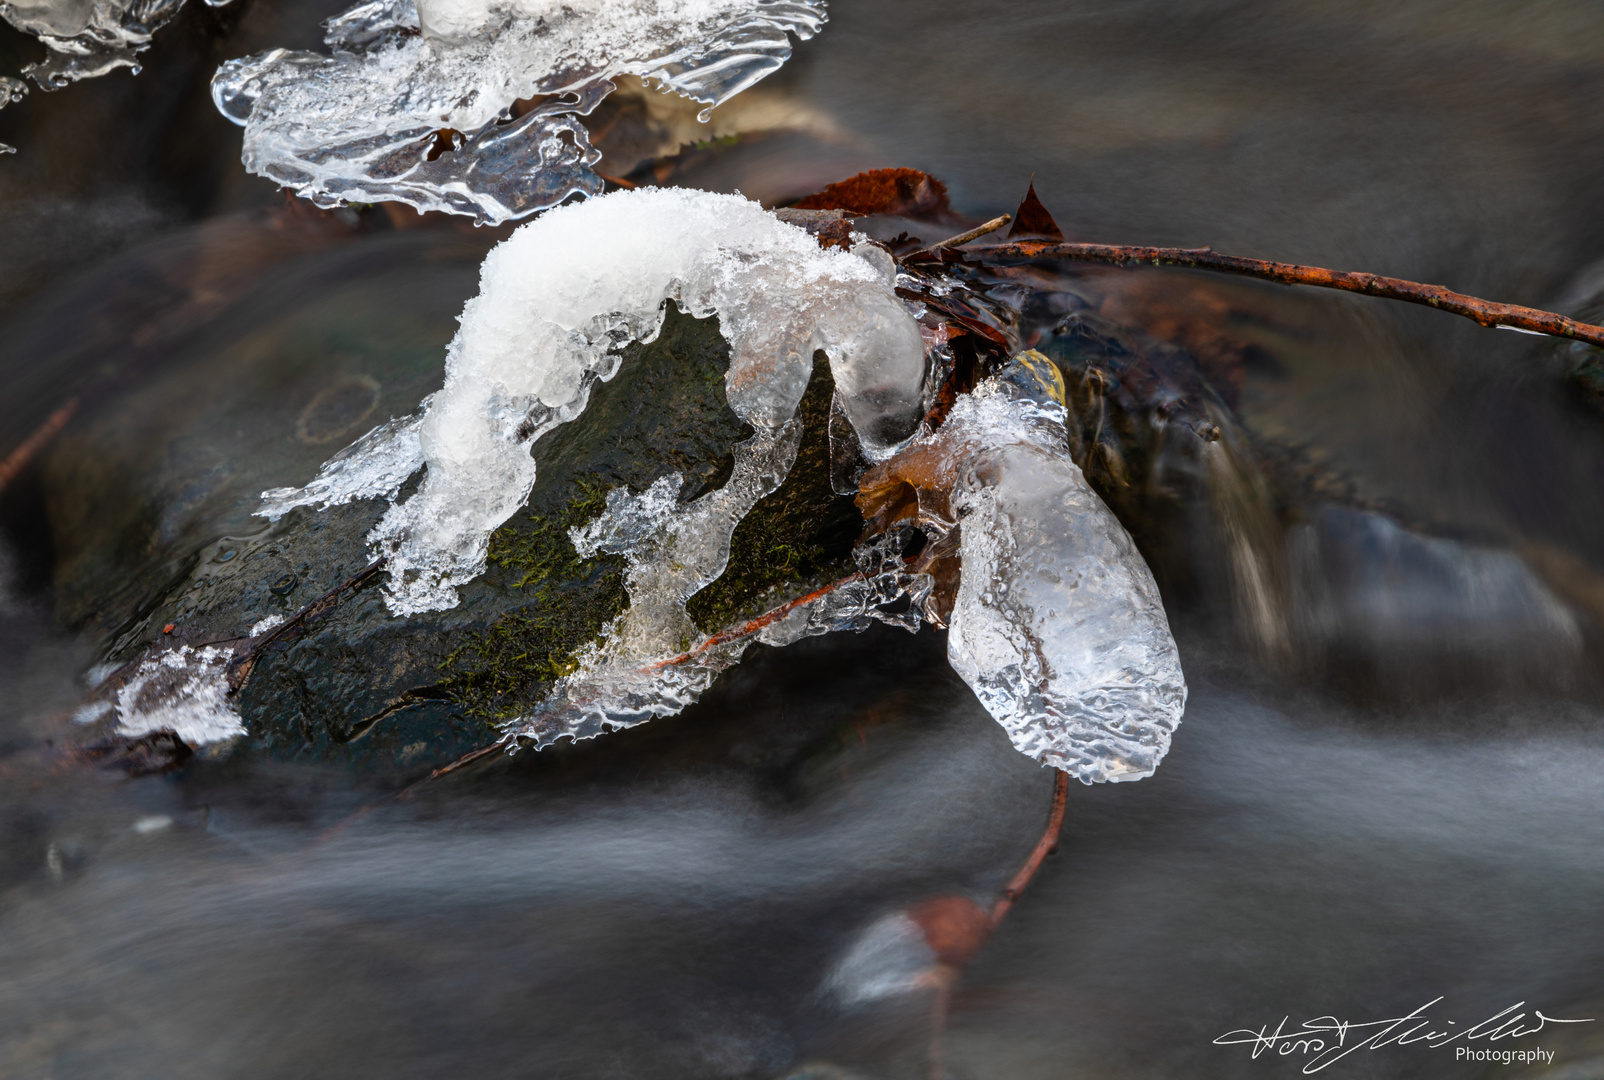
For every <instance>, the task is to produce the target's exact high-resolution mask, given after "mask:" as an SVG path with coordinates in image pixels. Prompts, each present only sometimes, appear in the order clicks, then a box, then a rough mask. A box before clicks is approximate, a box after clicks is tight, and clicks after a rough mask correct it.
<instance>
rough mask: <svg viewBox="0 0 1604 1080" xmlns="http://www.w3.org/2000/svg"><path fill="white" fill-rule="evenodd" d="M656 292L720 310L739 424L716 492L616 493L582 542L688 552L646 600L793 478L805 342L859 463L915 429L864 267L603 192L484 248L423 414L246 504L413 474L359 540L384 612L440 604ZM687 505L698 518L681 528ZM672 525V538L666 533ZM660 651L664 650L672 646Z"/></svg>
mask: <svg viewBox="0 0 1604 1080" xmlns="http://www.w3.org/2000/svg"><path fill="white" fill-rule="evenodd" d="M874 252H875V254H880V252H879V249H874ZM668 300H674V301H675V302H676V303H678V304H679V306H680V307H681V308H682V309H684V310H686V311H688V312H690V313H692V314H694V315H696V316H698V317H707V316H709V315H712V314H715V313H716V314H717V315H718V318H719V325H720V329H721V331H722V333H723V335H724V338H725V339H726V340H727V341H728V342H729V345H730V369H729V372H728V374H727V375H726V378H725V390H726V396H727V398H728V400H729V404H730V407H731V409H733V410H734V412H735V413H736V415H737V416H739V417H740V418H741V419H743V420H745V421H747V422H748V423H750V424H751V425H752V426H753V428H754V429H755V431H756V434H755V435H754V437H753V438H752V439H751V440H749V441H748V442H747V443H745V444H743V445H742V448H741V449H740V458H741V462H742V470H740V471H738V477H737V478H736V479H735V480H732V483H731V485H730V487H728V488H726V489H725V490H724V491H721V492H715V493H712V494H710V495H708V496H704V498H703V499H702V500H698V501H697V502H694V503H691V504H689V506H688V507H679V506H678V505H677V503H676V502H675V500H674V498H673V494H677V490H678V489H677V485H675V484H674V483H673V481H672V480H671V479H669V478H665V479H664V480H663V481H661V482H660V486H659V487H654V488H653V490H652V491H651V492H648V493H647V494H646V495H643V496H640V497H638V499H635V501H633V502H628V503H626V502H625V501H624V496H623V495H619V496H618V498H617V500H616V506H615V509H614V510H613V511H611V512H610V513H609V518H610V519H615V521H616V525H615V526H614V530H615V531H614V533H612V534H609V535H602V534H601V533H598V534H597V536H596V538H595V541H594V542H595V543H596V544H597V545H598V550H619V551H623V550H625V549H626V547H627V546H628V545H630V544H635V543H645V542H647V540H648V538H649V537H651V536H658V537H659V538H658V539H655V540H651V543H653V544H657V545H658V546H659V547H661V545H663V544H670V545H674V544H677V545H680V546H679V547H675V548H674V550H675V552H676V555H675V557H676V558H691V555H690V554H689V553H688V550H689V549H688V548H687V547H686V545H693V544H700V545H701V547H700V548H699V549H698V550H697V551H696V552H695V554H694V564H695V567H696V569H695V570H694V572H693V571H691V570H687V571H686V572H685V573H684V574H683V575H681V577H679V578H676V579H674V580H673V581H662V582H647V581H646V579H644V578H640V579H637V580H635V581H633V582H632V591H637V590H638V591H639V592H640V597H641V598H640V600H639V601H638V602H639V603H640V604H641V605H642V607H643V609H644V608H647V607H661V605H662V604H664V603H679V604H683V601H684V600H685V599H686V598H688V597H689V596H690V595H691V594H692V593H694V592H695V590H696V589H698V588H700V587H701V585H700V584H696V582H697V581H701V583H702V584H705V583H706V581H711V580H712V579H713V578H715V577H717V576H718V574H719V573H721V572H722V571H723V568H724V560H726V559H727V558H728V554H729V532H730V530H732V529H733V528H734V522H735V521H738V520H739V519H740V516H741V515H744V513H745V508H747V507H749V506H750V505H751V503H752V502H754V501H755V500H756V499H757V498H759V497H761V494H762V493H764V492H766V491H767V490H772V489H773V487H774V486H777V485H778V483H779V481H780V480H782V479H783V478H784V477H785V475H786V473H787V472H788V471H789V470H790V466H791V462H792V460H793V459H794V457H795V454H796V433H795V431H794V429H793V428H792V427H791V426H789V424H790V421H791V419H792V417H793V415H794V414H795V412H796V407H797V404H798V403H799V402H800V400H801V398H802V393H803V391H804V390H805V389H806V387H807V382H808V378H809V376H810V375H811V373H812V357H813V354H814V352H815V350H818V349H823V350H824V351H825V352H826V354H827V355H828V356H829V358H830V366H831V372H832V374H833V376H834V378H835V384H836V388H837V391H838V394H839V395H840V397H841V399H842V401H843V402H844V407H845V412H846V415H847V418H848V419H849V420H850V422H851V424H852V427H853V428H854V430H855V431H856V432H857V435H858V438H859V441H860V442H861V443H862V445H863V447H864V449H865V451H866V452H867V453H868V454H869V455H870V456H871V457H872V456H875V455H880V456H884V455H885V454H887V453H889V452H890V451H891V450H892V449H893V448H894V447H895V445H896V444H897V442H898V441H899V440H900V439H902V438H904V437H905V436H906V435H908V434H909V433H910V432H911V429H912V427H913V425H914V423H915V422H916V421H917V417H918V413H919V403H920V394H921V391H922V384H923V380H924V368H925V360H924V346H923V342H922V339H921V338H920V335H919V329H918V325H917V324H916V323H915V322H914V321H913V318H912V317H911V316H910V315H909V314H908V311H907V309H906V308H905V307H904V306H903V304H902V302H901V301H900V300H898V299H897V297H896V293H895V291H894V281H893V279H892V277H891V276H890V275H888V274H887V273H886V267H885V265H884V264H883V263H882V262H881V261H879V260H877V259H874V258H863V257H860V256H858V255H855V254H853V253H850V252H846V251H840V250H824V249H821V248H820V247H819V246H818V244H817V243H816V242H815V241H814V240H813V238H812V237H810V236H809V235H808V234H807V233H806V232H805V231H803V230H802V229H799V228H796V227H794V226H791V225H786V224H784V223H783V222H781V221H779V220H778V219H777V218H775V217H774V216H773V215H772V214H770V213H768V212H767V211H765V210H763V209H762V207H760V206H758V205H757V204H756V203H753V202H749V201H748V200H746V199H743V198H741V197H740V196H736V195H717V194H712V193H710V192H699V191H686V190H662V191H659V190H652V189H648V190H642V191H628V192H618V193H615V194H612V195H608V196H605V197H602V198H597V199H592V200H589V201H587V202H584V203H579V204H575V205H571V206H565V207H561V208H558V209H555V210H552V211H551V212H549V213H547V214H545V215H544V216H542V217H541V218H540V219H539V220H537V221H534V222H531V223H529V224H528V225H525V226H523V227H522V228H520V229H519V230H518V231H517V232H516V233H514V234H513V235H512V237H511V238H509V239H508V240H506V241H505V242H503V243H502V244H500V245H498V246H497V247H496V248H495V249H494V250H493V251H492V252H491V253H490V255H489V256H488V257H487V258H486V259H485V263H484V268H483V271H482V274H481V281H480V293H479V295H478V296H477V297H475V298H474V299H472V300H470V301H469V302H468V304H467V306H466V307H465V308H464V310H463V314H462V320H461V322H462V325H461V328H460V329H459V331H458V333H457V336H456V338H455V339H454V340H453V341H452V343H451V346H450V348H449V350H448V352H447V357H446V380H445V386H444V387H443V388H442V389H441V390H440V391H439V392H437V393H436V394H434V395H432V396H431V397H430V398H429V399H428V400H426V401H425V403H424V405H423V408H422V413H421V416H420V417H417V418H411V419H406V420H402V421H393V422H391V423H390V424H387V425H384V426H382V427H380V428H377V429H375V430H374V431H372V432H370V433H369V434H368V435H365V436H364V437H363V438H362V439H361V440H359V441H358V443H357V444H356V445H355V446H353V447H351V448H350V449H348V450H347V451H345V452H342V453H341V454H339V455H337V456H336V457H335V458H334V459H333V460H331V461H330V462H329V463H328V464H327V465H326V466H324V468H323V470H322V471H321V472H320V473H319V474H318V476H317V478H316V479H314V480H313V481H312V483H311V484H309V485H307V487H305V488H302V489H299V490H297V489H283V488H280V489H275V490H273V491H269V492H264V493H263V500H264V504H263V507H262V509H261V510H259V511H258V513H259V514H261V515H262V516H265V517H269V518H275V519H276V518H278V517H280V516H282V515H283V514H284V513H286V512H288V511H289V510H290V509H291V508H293V507H296V506H303V505H312V506H318V507H327V506H332V505H337V504H340V503H345V502H350V501H351V500H353V499H359V498H370V497H381V496H382V497H390V498H394V496H395V494H396V492H397V491H398V489H399V487H400V485H401V484H402V483H403V482H404V481H405V480H406V479H407V477H408V476H409V475H410V474H411V473H412V472H415V471H416V469H417V468H418V467H419V466H420V465H426V466H427V471H426V473H425V475H424V477H423V480H422V481H421V483H420V484H419V486H418V488H417V490H416V492H415V493H414V494H412V496H411V497H410V498H408V499H406V500H405V501H402V502H398V503H395V504H394V505H393V506H392V507H391V509H390V511H389V513H387V514H386V515H385V517H384V519H383V520H382V521H381V522H380V523H379V525H378V526H376V527H375V529H374V531H373V532H372V533H371V534H370V536H369V540H370V542H371V543H372V545H373V549H374V554H375V555H376V556H382V557H383V558H384V559H385V560H386V568H387V570H388V572H389V582H388V593H387V602H388V603H389V606H390V609H391V610H392V611H393V612H395V613H396V614H398V615H407V614H414V613H417V612H422V611H429V610H434V609H441V608H448V607H451V606H453V605H455V604H456V602H457V597H456V587H457V586H459V585H462V584H464V583H466V582H468V581H471V580H472V579H473V578H475V577H477V576H478V575H479V574H480V573H482V572H483V570H484V566H485V555H486V550H487V546H488V542H489V537H490V533H491V532H492V531H493V530H495V529H496V528H497V527H498V526H500V525H501V524H502V523H503V522H505V521H506V520H507V519H508V518H509V517H511V516H512V514H513V513H514V512H515V511H517V509H518V508H519V507H520V506H522V505H523V504H524V501H525V500H526V499H527V498H528V495H529V490H530V488H531V486H532V485H533V484H534V479H535V460H534V457H533V456H531V452H530V448H531V444H533V443H535V442H536V441H537V440H539V439H540V438H541V436H543V435H544V434H545V433H546V432H548V431H550V430H551V429H552V428H554V427H556V426H557V425H559V424H563V423H566V422H568V421H569V420H572V419H574V418H575V417H577V416H578V415H579V414H580V413H581V412H583V410H584V408H585V405H586V402H587V401H588V400H589V395H590V390H591V387H592V386H593V385H594V384H595V382H596V381H597V380H607V379H611V378H612V377H613V375H614V374H616V372H617V370H618V365H619V363H620V362H621V355H620V352H619V350H620V349H621V347H622V346H624V345H625V344H627V343H629V342H631V341H649V340H651V339H652V338H653V337H654V336H655V335H656V333H657V331H658V328H659V327H660V326H661V324H662V319H663V306H664V303H665V301H668ZM695 514H703V515H711V516H704V517H703V518H700V519H697V524H696V525H695V526H694V527H693V526H691V525H688V524H685V522H687V521H689V520H690V519H689V518H688V517H686V516H685V515H695ZM720 515H723V517H720ZM714 518H719V523H718V524H717V525H716V527H715V525H714V523H713V520H714ZM728 518H733V520H726V519H728ZM676 523H677V524H676ZM598 528H603V527H602V526H598ZM676 530H677V532H676ZM670 535H673V536H677V537H678V539H674V540H668V539H663V537H669V536H670ZM608 545H610V546H608ZM709 574H710V575H711V576H707V575H709ZM704 578H705V580H703V579H704ZM676 597H677V599H675V598H676ZM663 617H664V618H667V616H663ZM642 618H644V616H642ZM653 618H656V616H653ZM670 622H672V620H670ZM634 625H635V624H634V623H631V627H633V626H634ZM654 625H655V624H654ZM662 625H664V626H666V625H668V624H667V623H663V624H662ZM631 632H632V630H630V629H629V628H626V633H631ZM660 651H663V652H667V653H669V654H672V653H673V652H677V651H679V646H678V638H677V637H675V638H674V639H673V643H672V644H669V645H668V646H667V647H666V648H664V649H662V650H660Z"/></svg>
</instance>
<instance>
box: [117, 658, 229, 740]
mask: <svg viewBox="0 0 1604 1080" xmlns="http://www.w3.org/2000/svg"><path fill="white" fill-rule="evenodd" d="M233 658H234V653H233V651H232V650H230V649H220V648H215V647H212V646H203V647H202V648H199V649H192V648H190V647H189V646H188V645H180V646H179V647H178V648H176V649H169V650H167V651H165V652H161V653H157V654H155V655H154V656H150V657H147V658H146V659H145V660H143V661H141V663H140V665H139V667H138V668H136V669H135V670H134V673H133V674H132V675H131V676H129V678H128V681H127V682H126V683H124V684H123V685H122V687H121V688H120V689H119V690H118V691H117V721H118V723H117V733H118V734H119V735H128V736H132V737H135V738H137V737H139V736H141V735H149V734H152V733H154V732H157V731H170V732H172V733H173V734H174V735H177V736H178V737H179V738H180V739H182V740H183V741H184V742H185V743H187V744H188V745H190V746H204V745H205V744H207V743H214V742H222V741H224V740H227V739H232V738H234V737H235V736H237V735H243V734H245V725H244V724H243V723H241V722H240V718H239V714H238V713H236V712H235V711H234V707H233V705H232V704H230V702H229V700H228V663H229V661H230V660H232V659H233Z"/></svg>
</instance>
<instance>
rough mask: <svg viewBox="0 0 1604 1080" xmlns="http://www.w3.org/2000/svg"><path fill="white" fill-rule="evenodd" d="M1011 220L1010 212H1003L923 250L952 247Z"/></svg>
mask: <svg viewBox="0 0 1604 1080" xmlns="http://www.w3.org/2000/svg"><path fill="white" fill-rule="evenodd" d="M1012 220H1014V216H1013V215H1012V214H1004V215H1003V216H1002V217H994V218H992V219H991V220H990V221H988V222H986V223H985V224H984V225H977V226H976V227H975V228H973V229H970V230H969V231H968V232H961V233H959V234H958V235H957V236H949V237H947V239H945V240H942V241H941V242H940V243H936V244H931V245H930V246H929V247H927V248H925V250H926V251H940V250H941V249H942V248H953V247H957V246H958V245H960V244H967V243H969V241H971V240H979V239H980V238H981V237H982V236H985V235H986V234H987V233H989V232H996V231H997V230H998V229H1000V228H1002V227H1003V226H1004V225H1006V224H1008V223H1009V222H1010V221H1012Z"/></svg>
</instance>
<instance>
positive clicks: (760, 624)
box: [642, 574, 863, 671]
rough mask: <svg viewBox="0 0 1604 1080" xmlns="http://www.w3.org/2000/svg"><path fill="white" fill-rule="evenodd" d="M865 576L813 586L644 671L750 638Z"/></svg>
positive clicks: (660, 668)
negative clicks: (799, 594)
mask: <svg viewBox="0 0 1604 1080" xmlns="http://www.w3.org/2000/svg"><path fill="white" fill-rule="evenodd" d="M862 579H863V575H862V574H848V575H847V576H846V577H844V578H842V579H841V580H840V581H832V582H830V584H828V585H826V586H824V587H823V588H822V589H814V590H813V591H812V592H810V593H808V594H807V595H806V596H799V597H797V598H796V599H795V600H789V601H787V602H786V603H783V604H781V605H780V606H779V607H777V608H774V609H773V610H771V611H767V612H764V613H763V614H762V615H759V616H758V617H757V618H755V619H753V620H751V621H750V622H746V623H742V624H741V625H740V626H735V627H731V628H730V629H728V630H720V631H719V632H718V633H716V634H714V635H713V636H712V637H710V638H708V639H707V640H706V641H704V642H702V643H701V644H700V645H698V646H696V648H694V649H692V650H691V651H690V652H683V653H680V654H679V655H678V656H671V657H669V658H668V659H667V660H659V661H658V662H657V663H655V664H650V665H648V666H647V667H645V668H643V669H642V670H643V671H661V670H662V669H663V668H666V667H678V666H679V665H680V664H687V663H689V662H690V661H692V660H694V659H696V658H697V657H698V656H701V655H702V654H703V653H705V652H706V651H707V650H709V649H712V648H716V647H717V646H719V645H727V644H729V643H730V642H732V641H739V640H740V639H741V638H744V637H751V636H752V635H753V634H755V633H757V632H758V631H759V630H761V629H763V628H764V627H765V626H769V625H771V624H773V623H777V622H779V621H780V620H781V619H783V618H785V617H786V616H787V615H789V614H791V612H793V611H795V610H796V609H797V608H799V607H801V606H802V605H803V604H811V603H812V602H813V601H815V600H817V599H819V597H821V596H828V595H829V594H830V593H833V592H835V591H836V590H837V589H839V588H840V587H841V586H843V585H850V584H852V583H853V582H854V581H861V580H862Z"/></svg>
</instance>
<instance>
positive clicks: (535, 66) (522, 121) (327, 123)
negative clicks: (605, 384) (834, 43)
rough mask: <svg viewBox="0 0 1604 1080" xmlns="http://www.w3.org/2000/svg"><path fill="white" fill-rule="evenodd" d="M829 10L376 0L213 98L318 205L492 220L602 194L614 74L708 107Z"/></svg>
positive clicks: (780, 59) (736, 2)
mask: <svg viewBox="0 0 1604 1080" xmlns="http://www.w3.org/2000/svg"><path fill="white" fill-rule="evenodd" d="M824 19H825V12H824V0H565V2H562V3H557V2H554V0H420V2H418V3H417V4H416V5H414V3H413V2H412V0H369V2H368V3H364V4H360V5H358V6H356V7H354V8H351V9H350V10H349V11H347V12H345V13H344V14H343V15H340V16H338V17H336V18H334V19H331V20H330V21H329V22H328V24H327V26H328V34H327V36H326V38H325V40H326V42H327V44H328V45H329V47H330V49H331V50H332V51H333V55H332V56H326V55H323V54H320V53H310V52H288V51H286V50H283V49H275V50H273V51H272V52H267V53H262V54H259V55H256V56H251V57H246V58H244V59H242V60H233V61H229V62H228V63H226V64H224V65H223V66H222V67H221V68H220V69H219V70H218V72H217V76H216V78H215V79H214V80H213V83H212V96H213V99H214V100H215V101H216V103H217V107H218V109H220V110H221V111H222V113H223V114H224V115H225V116H227V117H228V118H229V119H231V120H233V121H234V122H235V123H238V124H242V125H243V126H244V127H245V149H244V162H245V166H246V168H247V169H249V170H250V171H251V172H253V173H257V174H258V175H261V176H266V177H268V178H269V179H272V180H275V181H277V182H278V183H280V184H283V185H284V186H286V187H291V188H294V189H295V190H296V191H298V192H299V193H300V194H302V195H304V196H306V197H307V198H310V199H311V200H312V201H314V202H316V203H317V204H318V205H321V206H332V205H336V204H338V203H341V202H349V201H354V202H383V201H391V202H402V203H406V204H408V205H410V206H414V207H416V208H417V209H419V210H443V211H448V212H451V213H458V214H469V215H472V216H474V217H476V218H477V219H478V220H479V221H481V222H501V221H506V220H510V219H514V218H518V217H523V216H525V215H527V214H530V213H532V212H534V211H536V210H539V209H542V208H544V207H547V206H553V205H556V204H557V203H560V202H562V201H563V200H564V199H565V198H567V197H568V196H569V195H572V194H574V193H576V192H578V193H584V194H588V195H594V194H596V193H598V192H600V191H601V189H602V182H601V180H600V178H599V177H597V176H596V174H595V173H594V172H593V171H591V166H592V165H594V164H595V163H596V161H598V160H599V159H600V156H601V155H600V153H599V152H598V151H596V150H595V149H594V148H592V147H591V145H590V141H589V136H588V134H587V133H586V131H585V128H584V127H583V126H582V125H581V124H580V122H579V121H578V119H577V117H580V116H584V115H586V114H588V113H589V112H590V111H591V110H592V109H594V108H595V107H596V105H597V104H598V103H599V102H600V101H601V100H602V98H604V97H605V96H606V95H607V93H608V92H609V91H611V90H612V89H613V84H612V82H611V81H610V80H612V79H614V78H616V77H618V76H621V75H638V76H641V77H643V78H646V79H650V80H653V81H655V82H656V83H657V84H658V85H660V86H661V88H662V89H663V90H665V91H669V90H672V91H674V92H676V93H679V94H682V95H684V96H686V97H688V98H691V99H693V100H695V101H697V102H700V103H703V104H705V105H706V106H707V107H708V110H711V109H712V107H713V106H715V105H718V104H719V103H720V102H723V101H725V100H726V99H728V98H730V97H732V96H734V95H735V94H738V93H740V91H742V90H744V89H745V88H746V87H748V86H750V85H752V84H753V83H755V82H757V81H758V80H759V79H761V78H763V77H764V76H765V75H767V74H769V73H770V72H772V71H774V70H775V69H777V68H778V67H780V65H782V64H783V63H784V62H785V61H786V60H787V59H788V58H789V57H790V54H791V42H790V38H789V37H788V34H795V35H796V36H797V37H798V38H799V39H802V40H806V39H807V38H810V37H812V36H813V35H814V34H815V33H817V32H818V30H819V28H820V27H821V26H822V25H823V23H824ZM542 96H546V97H547V100H546V101H544V102H543V103H540V104H538V105H535V106H534V107H533V108H530V109H529V110H528V111H526V112H524V113H523V114H522V115H520V116H518V117H516V118H515V119H514V118H513V117H512V109H513V106H514V104H515V103H518V102H525V101H528V100H529V99H532V98H539V97H542ZM706 115H707V111H706V110H704V112H703V118H704V119H705V118H706Z"/></svg>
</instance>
